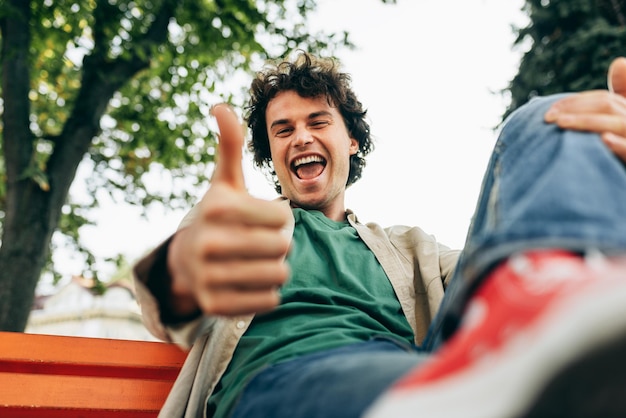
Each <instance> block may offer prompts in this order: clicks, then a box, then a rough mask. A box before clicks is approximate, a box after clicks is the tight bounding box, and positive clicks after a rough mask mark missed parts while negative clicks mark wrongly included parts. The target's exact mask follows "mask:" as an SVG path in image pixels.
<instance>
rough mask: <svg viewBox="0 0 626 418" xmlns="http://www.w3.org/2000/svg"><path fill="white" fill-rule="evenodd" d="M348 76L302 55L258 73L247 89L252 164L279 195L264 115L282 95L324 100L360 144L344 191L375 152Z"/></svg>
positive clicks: (331, 62) (325, 62) (328, 61)
mask: <svg viewBox="0 0 626 418" xmlns="http://www.w3.org/2000/svg"><path fill="white" fill-rule="evenodd" d="M350 81H351V79H350V75H349V74H347V73H343V72H340V71H339V68H338V66H337V65H336V63H335V61H334V60H332V59H329V58H328V59H323V58H317V57H314V56H313V55H311V54H308V53H306V52H302V53H300V54H298V56H297V57H296V59H295V60H293V61H282V62H280V63H278V64H274V65H270V66H268V67H266V68H265V69H264V70H262V71H260V72H259V73H258V74H257V76H256V77H255V79H254V80H253V81H252V84H251V87H250V101H249V102H248V106H247V107H246V116H245V119H246V121H247V123H248V127H249V128H250V131H251V133H252V137H251V139H250V141H249V142H248V149H249V150H250V151H251V152H252V153H253V155H254V164H255V165H256V166H257V167H259V168H261V169H262V170H266V172H267V173H268V174H269V175H270V176H271V179H272V181H273V182H274V187H275V189H276V191H277V192H278V193H281V187H280V184H279V182H278V178H277V176H276V171H275V170H274V167H273V164H272V157H271V154H270V145H269V138H268V136H267V124H266V121H265V111H266V110H267V105H268V104H269V102H270V101H271V100H272V99H273V98H274V97H276V95H277V94H278V93H280V92H282V91H295V92H296V93H298V94H299V95H300V96H301V97H313V98H315V97H320V96H326V99H327V100H328V103H329V104H330V105H331V106H334V107H336V108H337V109H338V111H339V113H341V116H342V117H343V120H344V123H345V125H346V127H347V128H348V132H349V134H350V136H351V137H352V138H354V139H356V140H357V141H358V143H359V150H358V151H357V153H356V154H354V155H352V156H351V157H350V172H349V174H348V181H347V183H346V187H348V186H350V185H351V184H353V183H354V182H356V181H357V180H358V179H360V178H361V173H362V171H363V168H364V167H365V156H366V155H367V154H369V153H370V152H371V151H372V150H373V149H374V144H373V142H372V138H371V136H370V127H369V124H368V123H367V122H366V121H365V115H366V113H367V111H366V110H364V109H363V105H362V104H361V102H359V101H358V99H357V97H356V94H355V93H354V92H353V91H352V88H351V86H350Z"/></svg>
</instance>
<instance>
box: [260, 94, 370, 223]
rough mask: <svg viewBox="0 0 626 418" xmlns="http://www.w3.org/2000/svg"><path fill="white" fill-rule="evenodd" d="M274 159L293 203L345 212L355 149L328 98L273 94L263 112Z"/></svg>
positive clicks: (327, 211) (339, 215) (328, 211)
mask: <svg viewBox="0 0 626 418" xmlns="http://www.w3.org/2000/svg"><path fill="white" fill-rule="evenodd" d="M265 119H266V122H267V131H268V137H269V143H270V151H271V155H272V163H273V165H274V169H275V171H276V175H277V176H278V181H279V182H280V185H281V188H282V192H283V195H284V196H286V197H287V198H289V199H290V200H291V202H292V205H294V206H298V207H302V208H305V209H316V210H320V211H322V212H324V213H325V214H326V216H328V217H329V218H339V219H343V217H344V211H345V208H344V195H345V188H346V182H347V180H348V173H349V171H350V156H351V155H353V154H356V152H357V151H358V148H359V144H358V142H357V140H355V139H354V138H351V137H350V135H349V134H348V130H347V128H346V125H345V123H344V120H343V117H342V116H341V114H340V113H339V111H338V110H337V108H335V107H332V106H330V105H329V104H328V101H327V100H326V97H324V96H320V97H316V98H304V97H300V96H299V95H298V93H296V92H295V91H284V92H281V93H279V94H277V95H276V97H274V98H273V99H272V100H271V101H270V102H269V104H268V106H267V110H266V112H265Z"/></svg>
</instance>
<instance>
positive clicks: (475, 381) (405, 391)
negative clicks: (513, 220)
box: [366, 251, 626, 418]
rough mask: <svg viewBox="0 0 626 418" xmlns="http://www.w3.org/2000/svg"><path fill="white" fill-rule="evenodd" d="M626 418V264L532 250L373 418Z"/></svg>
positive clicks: (493, 277)
mask: <svg viewBox="0 0 626 418" xmlns="http://www.w3.org/2000/svg"><path fill="white" fill-rule="evenodd" d="M417 416H419V417H428V418H441V417H463V418H472V417H475V418H507V417H511V418H513V417H515V418H519V417H567V418H572V417H602V418H609V417H613V416H615V417H626V261H624V260H613V261H610V260H608V259H606V258H601V257H596V258H589V257H588V258H582V257H579V256H576V255H573V254H570V253H566V252H561V251H543V252H539V251H538V252H532V253H527V254H524V255H520V256H515V257H512V258H510V259H509V260H508V261H507V262H505V263H503V264H502V265H500V266H499V267H498V268H496V269H495V270H494V271H493V272H492V273H491V274H490V275H489V276H488V277H487V279H486V280H485V282H484V283H483V284H482V285H481V287H480V288H479V290H478V291H477V292H476V293H475V295H474V296H473V297H472V299H471V300H470V303H469V304H468V307H467V310H466V312H465V317H464V319H463V323H462V324H461V326H460V328H459V329H458V330H457V332H456V333H455V334H454V336H453V337H452V338H451V339H450V340H449V341H448V342H446V344H444V346H443V347H442V348H441V349H440V350H439V351H438V352H437V353H436V354H434V355H433V358H432V359H431V360H430V361H429V362H428V363H426V364H424V365H422V366H420V367H419V368H417V369H415V370H413V371H411V372H409V373H408V374H407V375H406V376H405V377H404V378H402V379H401V380H400V381H399V382H397V384H395V385H394V386H393V387H392V388H391V389H390V390H389V391H388V392H387V393H385V394H383V395H382V396H381V398H380V399H379V400H378V401H377V402H375V404H374V405H373V407H372V408H371V409H370V411H368V413H367V414H366V417H367V418H390V417H394V418H395V417H417Z"/></svg>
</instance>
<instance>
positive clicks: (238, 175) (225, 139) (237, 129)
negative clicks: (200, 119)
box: [211, 103, 246, 190]
mask: <svg viewBox="0 0 626 418" xmlns="http://www.w3.org/2000/svg"><path fill="white" fill-rule="evenodd" d="M211 114H212V115H213V116H215V119H216V120H217V125H218V127H219V130H220V136H219V141H218V153H217V163H216V165H215V171H214V172H213V180H212V182H213V183H215V182H223V183H227V184H228V185H230V186H231V187H233V188H236V189H240V190H245V188H246V185H245V181H244V176H243V168H242V167H241V160H242V157H243V154H242V148H243V129H242V126H241V124H240V123H239V119H238V118H237V114H236V113H235V111H234V110H233V108H232V107H230V106H229V105H227V104H225V103H221V104H218V105H215V106H214V107H213V108H212V109H211Z"/></svg>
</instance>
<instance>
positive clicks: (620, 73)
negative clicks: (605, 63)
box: [608, 57, 626, 97]
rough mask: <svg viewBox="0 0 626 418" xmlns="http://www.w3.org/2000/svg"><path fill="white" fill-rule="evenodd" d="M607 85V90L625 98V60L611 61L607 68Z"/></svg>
mask: <svg viewBox="0 0 626 418" xmlns="http://www.w3.org/2000/svg"><path fill="white" fill-rule="evenodd" d="M608 84H609V90H611V91H612V92H614V93H616V94H619V95H620V96H623V97H626V58H624V57H619V58H616V59H615V60H613V62H612V63H611V66H610V67H609V75H608Z"/></svg>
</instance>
